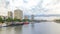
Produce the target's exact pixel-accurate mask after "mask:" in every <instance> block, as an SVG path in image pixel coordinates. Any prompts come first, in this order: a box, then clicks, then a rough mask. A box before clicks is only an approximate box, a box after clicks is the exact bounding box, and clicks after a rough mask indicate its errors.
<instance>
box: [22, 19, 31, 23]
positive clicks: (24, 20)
mask: <svg viewBox="0 0 60 34" xmlns="http://www.w3.org/2000/svg"><path fill="white" fill-rule="evenodd" d="M22 21H23V22H26V21H28V22H30V20H29V19H23V20H22Z"/></svg>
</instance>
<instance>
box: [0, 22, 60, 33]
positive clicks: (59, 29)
mask: <svg viewBox="0 0 60 34" xmlns="http://www.w3.org/2000/svg"><path fill="white" fill-rule="evenodd" d="M0 34H60V24H58V23H55V22H41V23H34V24H26V25H23V26H15V27H2V28H0Z"/></svg>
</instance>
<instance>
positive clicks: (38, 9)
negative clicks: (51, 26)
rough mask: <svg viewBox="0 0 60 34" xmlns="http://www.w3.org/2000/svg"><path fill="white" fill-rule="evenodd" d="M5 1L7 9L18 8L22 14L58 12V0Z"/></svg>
mask: <svg viewBox="0 0 60 34" xmlns="http://www.w3.org/2000/svg"><path fill="white" fill-rule="evenodd" d="M3 1H5V0H3ZM5 3H6V5H5V8H8V10H11V11H13V10H15V9H16V8H19V9H21V10H23V13H24V15H31V14H34V15H41V14H46V15H48V14H60V0H6V2H5Z"/></svg>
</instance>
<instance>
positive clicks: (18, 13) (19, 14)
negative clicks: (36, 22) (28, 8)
mask: <svg viewBox="0 0 60 34" xmlns="http://www.w3.org/2000/svg"><path fill="white" fill-rule="evenodd" d="M14 18H16V19H22V18H23V12H22V11H21V10H20V9H16V10H14Z"/></svg>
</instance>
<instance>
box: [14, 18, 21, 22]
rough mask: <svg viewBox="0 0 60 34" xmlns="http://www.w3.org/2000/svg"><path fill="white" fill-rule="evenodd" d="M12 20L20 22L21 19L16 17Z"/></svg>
mask: <svg viewBox="0 0 60 34" xmlns="http://www.w3.org/2000/svg"><path fill="white" fill-rule="evenodd" d="M14 21H15V22H22V20H20V19H17V18H14Z"/></svg>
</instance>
